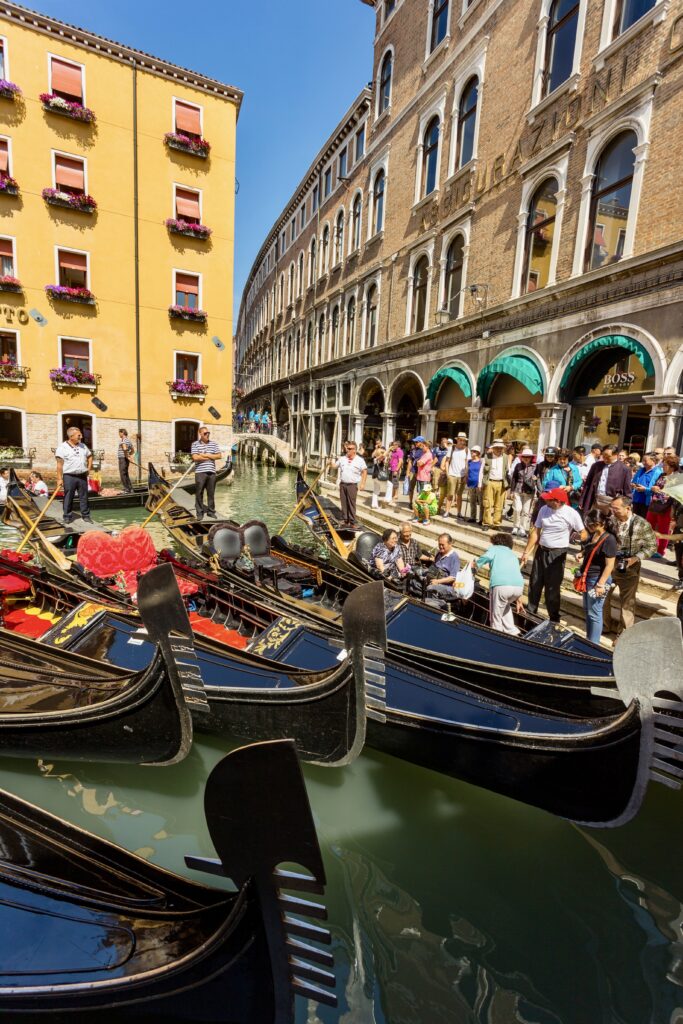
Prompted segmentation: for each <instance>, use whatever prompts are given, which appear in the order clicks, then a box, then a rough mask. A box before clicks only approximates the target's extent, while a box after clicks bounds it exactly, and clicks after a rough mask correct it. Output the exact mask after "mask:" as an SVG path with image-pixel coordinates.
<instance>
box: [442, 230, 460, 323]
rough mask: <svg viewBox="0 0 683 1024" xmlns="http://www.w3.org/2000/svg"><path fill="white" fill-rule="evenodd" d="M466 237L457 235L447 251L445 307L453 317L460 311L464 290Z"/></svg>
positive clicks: (444, 291)
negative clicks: (461, 295) (463, 271)
mask: <svg viewBox="0 0 683 1024" xmlns="http://www.w3.org/2000/svg"><path fill="white" fill-rule="evenodd" d="M464 244H465V243H464V239H463V237H462V235H456V236H455V238H454V239H453V241H452V242H451V244H450V245H449V246H448V252H447V253H446V273H445V276H444V290H443V304H442V306H443V309H447V310H448V312H449V314H450V315H451V316H452V317H456V316H457V315H458V313H459V312H460V292H461V291H462V264H463V248H464Z"/></svg>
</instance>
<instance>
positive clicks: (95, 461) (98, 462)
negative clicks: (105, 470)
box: [92, 448, 104, 469]
mask: <svg viewBox="0 0 683 1024" xmlns="http://www.w3.org/2000/svg"><path fill="white" fill-rule="evenodd" d="M103 462H104V448H96V449H95V450H94V451H93V453H92V468H93V469H102V463H103Z"/></svg>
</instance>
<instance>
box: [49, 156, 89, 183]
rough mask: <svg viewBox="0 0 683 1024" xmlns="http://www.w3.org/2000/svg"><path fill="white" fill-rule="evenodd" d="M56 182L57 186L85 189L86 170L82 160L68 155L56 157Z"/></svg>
mask: <svg viewBox="0 0 683 1024" xmlns="http://www.w3.org/2000/svg"><path fill="white" fill-rule="evenodd" d="M55 184H56V186H57V188H59V186H60V185H65V186H66V187H67V188H77V189H80V191H81V192H84V191H85V170H84V167H83V161H82V160H72V159H71V158H70V157H68V156H56V157H55Z"/></svg>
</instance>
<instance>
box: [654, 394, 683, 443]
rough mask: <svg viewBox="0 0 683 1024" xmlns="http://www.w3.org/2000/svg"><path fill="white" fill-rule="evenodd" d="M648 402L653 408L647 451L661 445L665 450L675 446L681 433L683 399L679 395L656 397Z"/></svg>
mask: <svg viewBox="0 0 683 1024" xmlns="http://www.w3.org/2000/svg"><path fill="white" fill-rule="evenodd" d="M646 402H647V403H648V405H650V406H651V407H652V412H651V413H650V429H649V431H648V435H647V444H646V445H645V448H646V451H649V450H651V449H652V448H656V447H658V446H659V445H661V446H662V447H663V448H667V447H669V446H671V445H675V444H676V442H677V440H678V438H679V436H680V431H681V420H682V419H683V398H681V396H680V395H678V394H676V395H656V396H652V397H651V398H647V399H646Z"/></svg>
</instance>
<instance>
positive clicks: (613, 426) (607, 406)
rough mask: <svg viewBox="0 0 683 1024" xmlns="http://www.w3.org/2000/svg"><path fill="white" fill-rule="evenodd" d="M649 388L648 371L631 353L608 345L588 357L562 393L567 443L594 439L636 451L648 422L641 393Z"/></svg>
mask: <svg viewBox="0 0 683 1024" xmlns="http://www.w3.org/2000/svg"><path fill="white" fill-rule="evenodd" d="M654 388H655V379H654V375H653V374H649V373H648V371H647V370H646V369H645V367H644V366H643V364H642V363H641V361H640V360H639V359H638V357H637V356H636V355H634V354H632V353H629V352H626V351H625V350H623V349H622V350H619V349H614V348H611V349H609V348H608V349H605V350H604V351H603V352H599V353H597V354H596V355H594V356H592V357H589V358H588V359H587V360H586V363H585V365H584V366H580V368H579V370H578V373H577V375H576V377H575V379H574V381H573V382H571V385H570V389H569V392H568V394H567V395H566V399H567V401H570V403H571V406H572V413H571V423H570V431H569V442H570V444H590V443H592V442H593V441H600V442H602V444H608V443H609V444H616V445H618V446H619V447H620V448H626V449H627V450H628V451H634V452H639V453H641V454H642V453H643V451H644V450H645V444H646V441H647V436H648V430H649V423H650V406H649V405H648V404H647V403H646V402H645V401H644V395H645V394H648V393H649V394H651V393H652V392H653V391H654Z"/></svg>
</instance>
